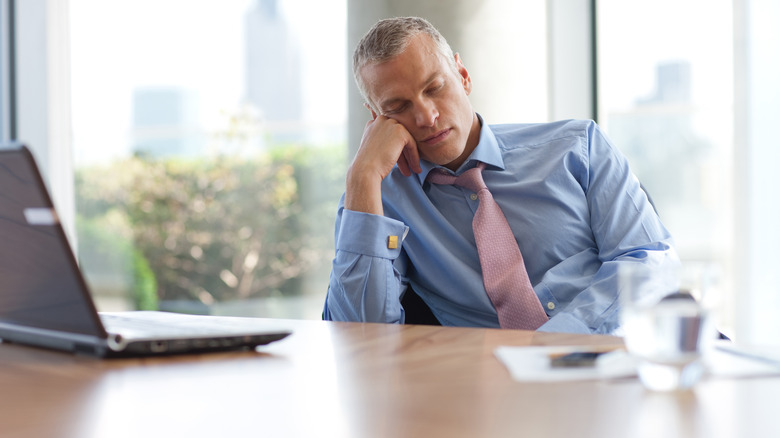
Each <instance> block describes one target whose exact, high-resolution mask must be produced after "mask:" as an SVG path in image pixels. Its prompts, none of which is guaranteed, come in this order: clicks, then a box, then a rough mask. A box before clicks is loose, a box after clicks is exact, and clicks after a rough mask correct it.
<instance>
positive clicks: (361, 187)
mask: <svg viewBox="0 0 780 438" xmlns="http://www.w3.org/2000/svg"><path fill="white" fill-rule="evenodd" d="M381 185H382V178H381V177H377V175H375V174H373V173H371V172H368V171H366V170H363V169H361V168H359V167H358V166H357V165H356V164H353V165H352V166H351V167H350V169H349V171H348V172H347V181H346V191H345V192H344V207H345V208H346V209H348V210H352V211H359V212H363V213H370V214H375V215H377V216H382V215H383V214H384V209H383V208H382V189H381Z"/></svg>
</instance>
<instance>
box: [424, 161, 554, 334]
mask: <svg viewBox="0 0 780 438" xmlns="http://www.w3.org/2000/svg"><path fill="white" fill-rule="evenodd" d="M484 168H485V163H479V164H478V165H477V167H475V168H473V169H469V170H467V171H466V172H464V173H463V174H461V175H460V176H458V177H455V176H453V175H449V174H447V173H446V172H444V171H438V172H437V171H433V172H431V173H429V174H428V180H429V181H430V182H432V183H434V184H455V185H457V186H460V187H464V188H467V189H469V190H471V191H473V192H476V193H477V196H478V197H479V207H477V212H476V213H475V214H474V221H473V222H472V227H473V228H474V237H475V239H476V241H477V252H478V253H479V263H480V265H481V266H482V281H483V282H484V283H485V290H487V293H488V297H490V301H492V302H493V306H495V308H496V312H497V313H498V322H499V324H500V325H501V328H512V329H524V330H536V329H537V328H539V326H541V325H542V324H544V323H545V322H546V321H547V314H545V312H544V309H543V308H542V303H540V302H539V297H537V296H536V293H535V292H534V289H533V287H532V286H531V281H530V280H529V279H528V272H526V270H525V263H524V262H523V255H522V254H521V253H520V248H518V246H517V241H516V240H515V236H514V234H513V233H512V230H511V229H510V228H509V223H507V221H506V217H505V216H504V213H503V212H502V211H501V207H499V206H498V204H497V203H496V201H495V200H494V199H493V195H492V194H490V191H489V190H488V188H487V186H486V185H485V181H484V180H483V179H482V170H483V169H484Z"/></svg>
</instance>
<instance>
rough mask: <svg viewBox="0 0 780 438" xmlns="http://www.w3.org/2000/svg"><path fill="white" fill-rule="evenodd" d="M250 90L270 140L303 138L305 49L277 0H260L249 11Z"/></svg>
mask: <svg viewBox="0 0 780 438" xmlns="http://www.w3.org/2000/svg"><path fill="white" fill-rule="evenodd" d="M246 38H247V44H246V50H247V54H246V93H247V100H248V102H249V104H250V105H252V106H253V107H254V108H255V109H257V110H258V112H259V114H260V118H261V120H262V122H263V128H264V131H265V133H266V136H267V138H268V140H270V141H272V142H288V141H297V140H301V139H302V136H303V135H304V133H305V130H303V129H301V123H302V119H303V111H302V108H303V91H302V74H301V72H302V65H301V52H300V47H299V45H298V42H297V40H296V38H295V36H294V33H293V32H292V30H291V29H290V26H289V23H287V21H286V20H285V17H284V15H283V14H282V11H281V9H280V7H279V2H278V1H277V0H257V1H256V2H255V4H254V6H253V7H252V9H250V10H249V12H247V15H246Z"/></svg>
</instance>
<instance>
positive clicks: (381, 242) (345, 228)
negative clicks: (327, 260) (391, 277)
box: [336, 209, 409, 259]
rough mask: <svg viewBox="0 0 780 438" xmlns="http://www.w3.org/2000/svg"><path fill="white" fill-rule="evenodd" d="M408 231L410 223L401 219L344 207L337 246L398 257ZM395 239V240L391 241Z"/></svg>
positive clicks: (388, 256) (367, 253) (364, 252)
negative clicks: (406, 223) (407, 224)
mask: <svg viewBox="0 0 780 438" xmlns="http://www.w3.org/2000/svg"><path fill="white" fill-rule="evenodd" d="M408 232H409V227H407V226H406V225H404V223H403V222H401V221H398V220H395V219H391V218H388V217H384V216H379V215H375V214H370V213H363V212H359V211H352V210H347V209H344V211H343V212H342V215H341V226H340V227H339V235H338V238H337V240H336V250H337V251H349V252H353V253H357V254H363V255H367V256H371V257H381V258H385V259H396V258H398V256H399V255H400V254H401V247H402V243H403V240H404V238H405V237H406V233H408ZM393 237H395V239H392V238H393ZM393 240H395V243H394V244H393V243H392V242H391V241H393Z"/></svg>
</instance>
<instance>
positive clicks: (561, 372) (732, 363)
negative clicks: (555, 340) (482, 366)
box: [494, 341, 780, 382]
mask: <svg viewBox="0 0 780 438" xmlns="http://www.w3.org/2000/svg"><path fill="white" fill-rule="evenodd" d="M589 351H593V350H588V349H587V348H583V347H575V346H568V347H567V346H545V347H541V346H539V347H537V346H532V347H508V346H502V347H498V348H496V350H495V352H494V353H495V355H496V357H497V358H498V359H499V360H500V361H501V363H503V364H504V366H506V368H507V369H508V370H509V373H510V374H511V375H512V378H513V379H515V380H517V381H519V382H565V381H576V380H598V379H602V380H609V379H620V378H626V377H634V376H636V359H635V358H633V357H632V356H631V355H629V354H628V353H627V352H626V351H625V350H622V349H620V350H615V351H611V352H607V353H604V354H601V355H599V356H598V358H597V359H596V360H595V361H594V362H593V363H592V364H588V365H585V366H555V365H554V362H555V360H556V358H560V357H561V356H563V355H566V354H570V353H576V352H589ZM770 353H771V352H770V351H763V354H761V355H758V354H746V353H744V350H743V349H741V348H736V347H735V346H734V345H733V344H731V343H729V342H721V341H718V342H715V343H713V344H712V345H711V346H710V347H708V348H706V349H705V351H704V355H703V361H704V364H705V369H706V373H705V375H706V378H713V379H719V378H732V379H733V378H745V377H768V376H780V350H775V351H774V353H775V355H774V356H773V355H771V354H770Z"/></svg>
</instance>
